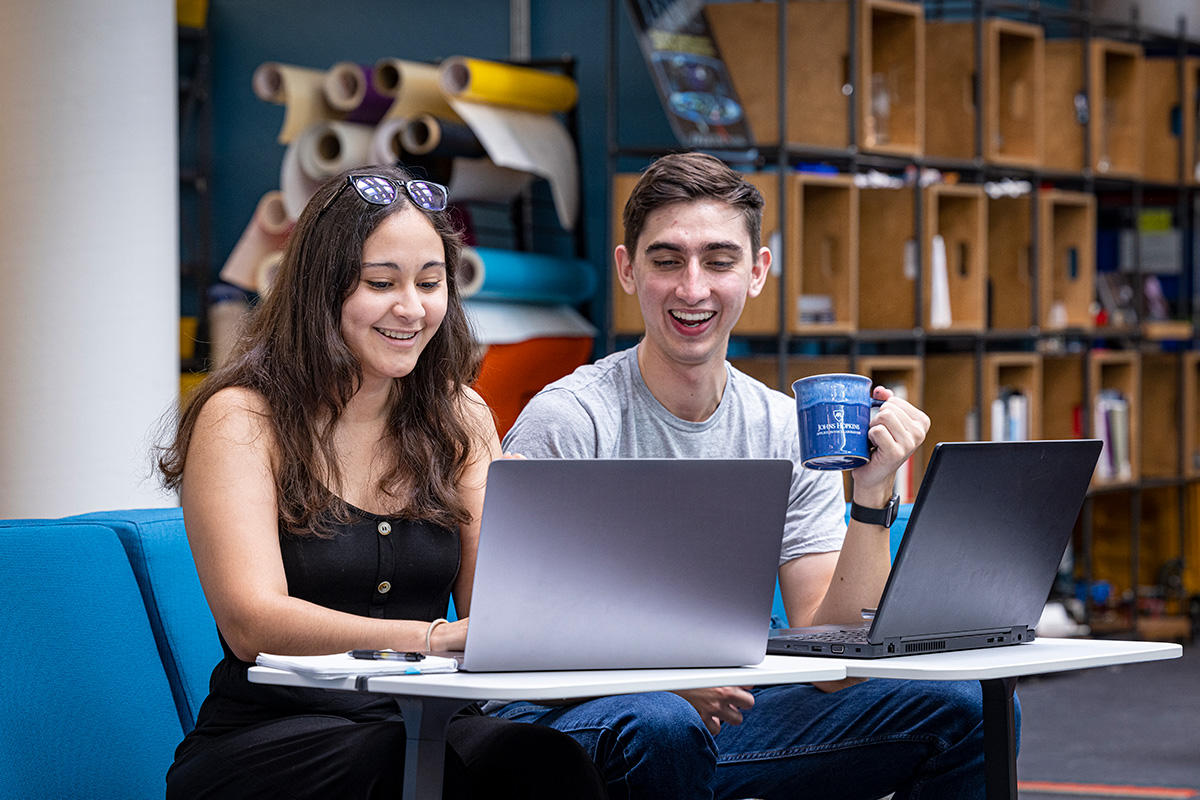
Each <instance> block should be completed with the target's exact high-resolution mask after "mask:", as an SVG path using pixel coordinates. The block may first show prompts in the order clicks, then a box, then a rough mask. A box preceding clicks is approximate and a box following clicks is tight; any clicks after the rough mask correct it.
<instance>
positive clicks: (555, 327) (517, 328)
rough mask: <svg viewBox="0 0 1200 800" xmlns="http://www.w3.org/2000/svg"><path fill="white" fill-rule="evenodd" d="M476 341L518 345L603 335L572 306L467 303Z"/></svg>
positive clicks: (490, 343) (465, 304) (485, 302)
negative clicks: (546, 340)
mask: <svg viewBox="0 0 1200 800" xmlns="http://www.w3.org/2000/svg"><path fill="white" fill-rule="evenodd" d="M463 309H464V310H465V311H466V312H467V320H468V321H469V322H470V324H471V332H472V334H473V335H474V337H475V341H477V342H479V343H480V344H486V345H493V344H514V343H516V342H527V341H529V340H530V339H541V338H547V337H557V338H563V337H586V338H593V337H595V336H596V335H597V334H598V333H599V332H598V331H597V330H596V328H595V326H594V325H592V323H590V322H588V321H587V320H586V319H584V317H583V315H582V314H580V313H579V312H578V311H576V310H575V309H573V308H571V307H570V306H532V305H526V304H524V303H503V302H491V301H478V300H475V299H474V298H471V299H469V300H464V301H463Z"/></svg>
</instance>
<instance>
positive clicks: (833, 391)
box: [792, 373, 871, 470]
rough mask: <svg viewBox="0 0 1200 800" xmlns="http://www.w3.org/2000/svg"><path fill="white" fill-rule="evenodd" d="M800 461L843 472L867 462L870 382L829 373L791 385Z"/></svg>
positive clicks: (868, 452)
mask: <svg viewBox="0 0 1200 800" xmlns="http://www.w3.org/2000/svg"><path fill="white" fill-rule="evenodd" d="M792 393H793V394H795V395H796V414H797V420H796V421H797V423H798V427H799V431H800V461H801V463H803V464H804V466H806V467H808V468H809V469H827V470H845V469H854V468H855V467H861V466H862V465H863V464H866V463H867V462H868V461H870V460H871V454H870V444H871V443H870V440H869V439H868V438H867V427H868V425H869V424H870V422H871V379H870V378H868V377H866V376H864V375H850V374H845V373H833V374H828V375H813V376H811V377H808V378H801V379H800V380H798V381H796V382H795V383H793V384H792Z"/></svg>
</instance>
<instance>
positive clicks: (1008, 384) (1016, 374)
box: [980, 353, 1043, 441]
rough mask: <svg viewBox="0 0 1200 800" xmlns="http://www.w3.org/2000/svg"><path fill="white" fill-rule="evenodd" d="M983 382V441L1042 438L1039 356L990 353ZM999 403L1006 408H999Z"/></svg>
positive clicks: (1033, 354) (984, 370) (1035, 354)
mask: <svg viewBox="0 0 1200 800" xmlns="http://www.w3.org/2000/svg"><path fill="white" fill-rule="evenodd" d="M982 383H983V397H982V398H981V402H980V413H981V414H982V415H983V419H984V424H983V425H981V426H980V433H981V435H982V438H985V439H988V440H990V441H1009V440H1026V439H1041V438H1043V437H1042V357H1041V356H1040V355H1038V354H1037V353H988V354H986V355H985V356H984V358H983V381H982ZM997 402H999V403H1001V404H1003V405H1001V406H999V407H997V406H996V404H997ZM997 417H999V419H997ZM997 428H1000V432H997Z"/></svg>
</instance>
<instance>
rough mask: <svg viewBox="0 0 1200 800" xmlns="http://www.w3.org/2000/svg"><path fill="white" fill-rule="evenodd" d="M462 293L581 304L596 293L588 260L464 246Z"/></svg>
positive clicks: (540, 302) (539, 302)
mask: <svg viewBox="0 0 1200 800" xmlns="http://www.w3.org/2000/svg"><path fill="white" fill-rule="evenodd" d="M458 285H459V294H461V296H462V297H464V298H468V297H469V298H471V299H473V300H503V301H510V302H516V303H529V304H536V305H567V306H572V305H577V304H579V303H582V302H584V301H585V300H588V299H590V298H591V297H592V295H593V294H595V292H596V273H595V271H594V270H593V269H592V265H591V264H590V263H588V262H586V261H581V260H579V259H573V258H558V257H555V256H548V255H543V254H541V253H523V252H517V251H513V250H499V249H495V248H491V247H464V248H463V255H462V266H461V267H460V272H459V284H458Z"/></svg>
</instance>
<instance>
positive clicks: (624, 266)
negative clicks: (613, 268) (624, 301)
mask: <svg viewBox="0 0 1200 800" xmlns="http://www.w3.org/2000/svg"><path fill="white" fill-rule="evenodd" d="M613 259H614V260H615V261H616V264H617V280H619V281H620V282H621V288H622V289H624V290H625V294H636V293H637V285H636V284H635V283H634V282H633V259H632V258H631V257H630V255H629V250H627V249H626V248H625V245H623V244H619V245H617V249H616V250H615V251H613Z"/></svg>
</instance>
